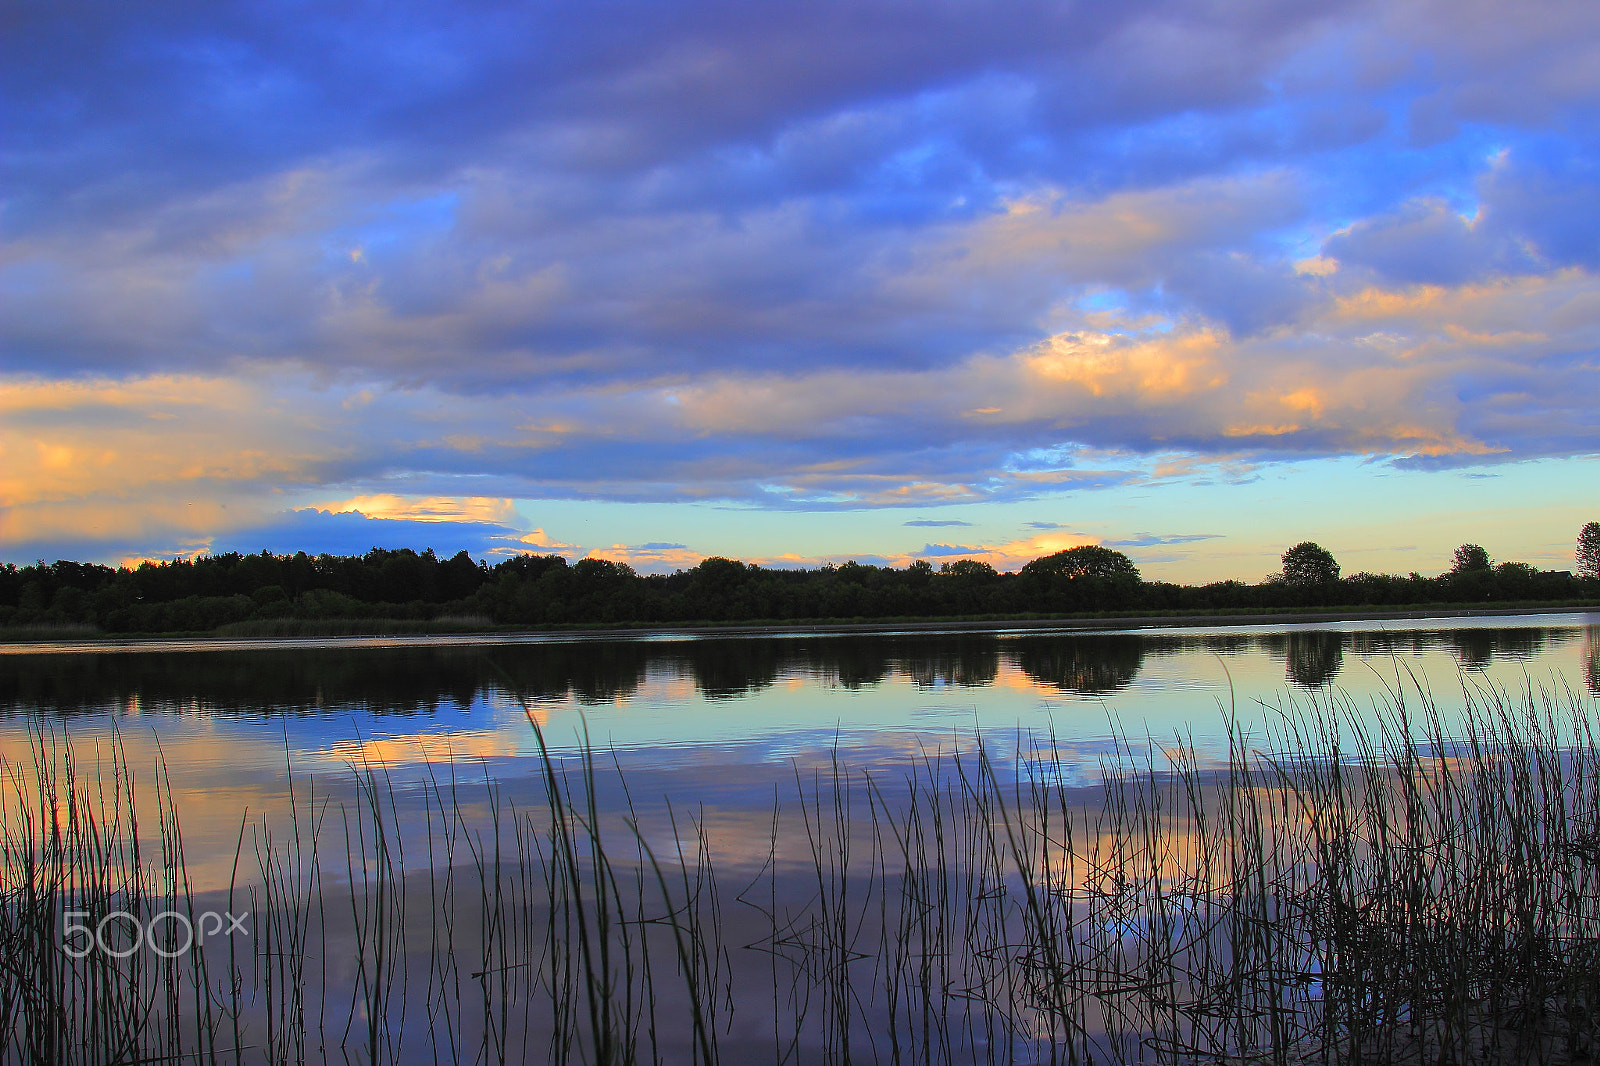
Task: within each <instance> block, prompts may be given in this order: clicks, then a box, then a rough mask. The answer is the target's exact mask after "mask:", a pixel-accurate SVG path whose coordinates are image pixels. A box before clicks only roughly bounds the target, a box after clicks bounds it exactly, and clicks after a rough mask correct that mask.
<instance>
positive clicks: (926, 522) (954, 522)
mask: <svg viewBox="0 0 1600 1066" xmlns="http://www.w3.org/2000/svg"><path fill="white" fill-rule="evenodd" d="M900 524H901V525H903V526H923V527H928V528H933V527H938V526H970V525H972V523H971V522H963V521H961V520H960V519H959V518H947V519H944V520H943V521H935V520H933V519H929V518H917V519H913V520H912V521H910V522H901V523H900Z"/></svg>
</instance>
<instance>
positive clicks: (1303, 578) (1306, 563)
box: [1283, 540, 1339, 585]
mask: <svg viewBox="0 0 1600 1066" xmlns="http://www.w3.org/2000/svg"><path fill="white" fill-rule="evenodd" d="M1283 580H1284V582H1285V583H1286V584H1290V585H1326V584H1330V583H1331V582H1334V581H1338V580H1339V563H1338V561H1337V560H1335V559H1334V557H1333V553H1332V552H1330V551H1329V550H1328V549H1326V548H1324V547H1323V546H1322V545H1320V544H1315V543H1313V542H1311V541H1309V540H1306V541H1301V542H1300V543H1299V544H1296V545H1295V546H1294V547H1292V548H1290V549H1289V550H1288V551H1286V552H1284V553H1283Z"/></svg>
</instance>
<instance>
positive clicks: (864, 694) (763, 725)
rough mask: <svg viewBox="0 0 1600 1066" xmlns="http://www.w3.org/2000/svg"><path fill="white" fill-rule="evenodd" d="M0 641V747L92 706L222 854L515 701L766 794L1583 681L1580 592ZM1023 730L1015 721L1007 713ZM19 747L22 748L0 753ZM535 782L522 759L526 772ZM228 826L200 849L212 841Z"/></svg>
mask: <svg viewBox="0 0 1600 1066" xmlns="http://www.w3.org/2000/svg"><path fill="white" fill-rule="evenodd" d="M4 652H5V653H4V654H0V713H3V714H5V715H7V716H8V717H7V718H6V719H5V720H4V721H3V722H0V754H4V755H5V756H6V757H7V758H8V759H9V760H10V761H12V762H13V763H15V762H17V761H18V756H19V755H20V754H21V753H23V752H25V751H26V749H27V747H28V744H29V736H28V728H27V716H29V715H36V714H37V715H43V716H45V718H46V719H47V720H49V721H53V722H59V723H61V724H62V725H63V727H64V728H65V730H66V731H67V732H68V733H69V734H70V735H71V736H72V737H73V738H74V739H75V740H76V741H78V742H86V743H89V744H91V745H92V744H93V743H94V742H96V741H99V742H101V743H102V744H103V743H104V742H105V741H106V740H107V739H108V738H109V736H110V735H111V733H112V732H113V731H115V732H116V733H117V734H119V736H120V740H121V743H123V744H124V745H126V746H127V748H128V749H129V750H130V752H132V753H134V754H135V756H136V757H135V758H134V759H133V763H134V765H136V766H139V765H146V764H148V763H149V762H150V761H151V760H152V759H153V758H154V756H155V754H156V749H157V747H159V752H160V754H161V756H162V757H163V759H164V762H165V765H166V767H167V768H168V771H169V773H170V774H171V777H172V783H173V787H174V789H175V790H176V791H177V793H178V794H179V795H180V797H182V798H183V799H184V803H183V808H184V813H185V815H186V823H185V832H186V836H187V837H188V839H189V842H190V845H191V849H192V850H193V851H195V852H196V853H197V854H200V855H205V854H221V852H222V851H224V850H225V851H227V852H228V854H229V855H231V852H232V848H231V844H232V842H233V841H234V840H235V838H236V837H237V830H238V823H239V818H240V815H241V813H242V812H243V811H244V810H245V809H246V808H247V807H248V808H250V809H251V810H254V811H257V812H260V811H263V810H270V809H273V808H274V807H275V806H276V805H278V804H281V803H282V802H283V801H284V799H285V798H286V789H285V783H286V781H287V780H288V778H289V775H290V773H293V774H294V775H297V776H299V777H300V778H301V779H302V780H315V779H323V780H326V781H329V782H330V783H331V782H337V781H339V780H342V779H343V778H346V777H348V776H349V772H350V770H349V768H350V767H351V766H352V765H356V764H359V763H361V762H363V761H366V762H372V763H378V764H381V765H383V766H384V767H386V769H387V770H388V773H389V774H390V776H391V778H392V779H393V780H395V781H397V782H400V783H409V784H412V785H415V784H417V783H418V782H420V781H422V780H424V779H425V778H426V777H427V775H428V774H429V773H431V772H436V770H430V768H436V767H437V766H438V765H440V764H442V763H447V762H453V763H454V764H455V765H456V768H457V770H458V772H459V773H461V774H464V775H469V776H475V777H477V778H479V779H481V778H483V777H484V776H485V775H487V776H489V777H492V778H495V779H498V780H501V781H504V782H508V783H513V784H514V783H515V782H516V781H517V779H519V778H527V777H528V776H529V775H530V774H532V773H533V772H534V771H535V769H536V763H537V760H536V758H535V757H536V756H537V753H538V749H537V744H536V742H535V738H534V736H533V733H532V730H531V729H530V726H529V712H531V714H532V716H533V718H534V720H535V721H537V722H538V723H539V724H540V725H542V727H543V729H544V734H545V739H546V741H547V743H548V744H549V746H550V748H551V749H552V750H553V751H555V752H556V753H558V754H564V753H572V752H574V751H576V750H577V749H578V748H579V747H580V746H581V745H582V743H583V741H584V738H585V737H587V740H588V742H589V743H590V744H591V745H592V746H593V747H594V748H596V749H599V750H602V751H604V752H605V753H606V756H607V758H608V759H609V758H615V759H617V760H619V761H620V762H621V763H622V764H623V765H624V766H625V767H626V768H627V770H628V773H629V774H630V775H631V776H632V777H633V778H634V779H636V780H637V781H638V782H639V786H638V789H637V791H639V793H640V794H641V795H643V796H647V797H652V798H659V797H664V796H665V797H671V799H672V800H673V801H674V802H676V803H679V804H690V805H695V804H713V805H715V806H717V807H719V808H721V809H733V808H738V807H741V806H751V807H753V808H756V809H760V810H764V809H765V808H766V807H767V806H768V805H769V804H770V801H771V798H772V790H773V785H774V783H775V782H788V781H792V779H793V774H794V768H795V766H796V765H805V766H809V765H813V764H816V763H818V762H819V761H828V760H831V759H832V758H833V757H834V756H835V755H837V757H838V759H839V761H840V762H841V763H842V764H843V765H845V766H847V767H849V768H850V769H852V770H854V771H872V770H885V769H888V768H890V767H899V766H901V765H903V764H904V762H905V761H906V760H907V759H908V758H910V757H913V756H915V755H917V754H918V753H924V752H928V751H940V750H943V751H953V750H958V749H961V748H964V747H965V748H970V747H972V746H973V744H974V742H975V741H976V740H977V739H978V738H979V737H982V738H983V740H984V742H985V743H986V745H987V746H988V747H989V749H990V751H991V753H992V754H993V755H994V756H995V757H996V758H1001V759H1009V758H1011V757H1013V756H1015V754H1016V753H1017V752H1018V750H1019V749H1021V748H1025V747H1027V746H1028V745H1029V744H1030V743H1044V742H1046V741H1047V740H1048V741H1049V743H1050V747H1051V750H1052V753H1053V755H1054V756H1056V757H1059V758H1063V759H1065V760H1066V765H1067V769H1068V770H1069V771H1070V772H1071V774H1072V775H1073V777H1074V779H1076V780H1079V781H1082V782H1084V783H1089V782H1092V781H1094V780H1097V779H1098V777H1099V774H1100V771H1101V768H1102V765H1103V764H1104V763H1105V761H1106V760H1107V759H1108V758H1109V757H1110V756H1111V755H1112V754H1113V753H1114V752H1115V751H1116V750H1117V749H1118V747H1119V745H1118V742H1117V738H1118V736H1121V737H1125V738H1129V739H1131V740H1132V741H1134V742H1138V741H1143V740H1145V739H1146V738H1149V739H1152V740H1154V741H1155V742H1156V743H1157V744H1158V745H1162V746H1165V745H1167V744H1171V743H1174V742H1177V741H1178V740H1179V739H1180V738H1181V740H1182V742H1183V743H1184V744H1185V745H1186V746H1192V747H1193V748H1194V749H1195V750H1197V751H1198V752H1200V753H1202V754H1205V755H1209V756H1212V757H1225V756H1226V753H1227V736H1226V732H1225V724H1226V721H1227V720H1228V718H1229V713H1230V712H1231V715H1232V716H1233V717H1235V718H1236V719H1237V720H1238V721H1240V722H1241V723H1243V724H1244V725H1245V726H1246V727H1247V728H1254V729H1257V730H1259V729H1261V728H1263V727H1265V726H1266V725H1267V724H1269V723H1271V722H1272V721H1273V720H1274V719H1275V718H1276V710H1277V709H1278V708H1281V707H1284V706H1288V705H1295V704H1299V705H1308V704H1315V703H1317V702H1319V701H1326V700H1327V699H1329V698H1330V697H1331V696H1333V695H1334V694H1337V696H1338V698H1339V699H1340V700H1342V701H1348V702H1349V704H1350V705H1351V706H1353V707H1354V708H1356V709H1358V710H1366V709H1370V708H1371V707H1373V705H1374V703H1375V701H1376V702H1380V703H1385V702H1387V698H1386V697H1387V694H1388V693H1389V692H1391V691H1398V692H1400V693H1402V694H1409V695H1410V697H1411V703H1412V705H1413V706H1417V705H1418V704H1419V702H1420V701H1419V700H1418V699H1417V695H1418V692H1419V689H1420V690H1424V691H1430V692H1431V693H1432V694H1433V696H1434V698H1435V700H1436V702H1437V704H1438V706H1439V708H1440V709H1441V710H1442V711H1443V712H1444V713H1445V714H1446V716H1448V715H1449V714H1450V713H1451V712H1453V711H1454V710H1455V709H1457V708H1458V707H1459V706H1460V705H1461V704H1462V694H1463V690H1464V689H1469V690H1470V689H1485V688H1504V689H1509V690H1511V691H1519V690H1522V689H1524V688H1526V687H1527V686H1528V685H1530V684H1531V685H1533V686H1534V687H1535V688H1540V687H1543V688H1550V689H1559V688H1561V687H1563V686H1568V687H1572V688H1575V689H1578V690H1583V689H1584V688H1585V686H1587V688H1588V689H1589V690H1590V691H1595V690H1600V614H1546V615H1524V616H1511V617H1505V616H1501V617H1488V618H1449V619H1434V620H1428V619H1422V620H1406V621H1404V622H1386V623H1377V622H1342V623H1332V624H1326V623H1324V624H1306V625H1268V626H1262V625H1249V626H1208V627H1203V628H1200V627H1196V628H1166V629H1143V630H1116V631H1106V632H1095V631H1089V632H1086V631H1082V630H1071V631H1068V630H1062V631H1054V632H1052V631H1049V630H1041V629H1032V628H1030V629H1018V630H1006V629H1003V628H1002V629H997V630H996V631H993V632H965V631H963V632H938V631H926V630H919V631H909V632H893V631H889V632H883V633H873V634H863V633H847V634H828V635H809V634H784V633H776V634H771V635H762V636H745V637H735V638H725V637H719V636H717V635H716V634H714V633H704V632H702V633H685V634H673V633H661V634H654V635H650V636H645V637H637V638H632V639H625V640H616V639H607V638H606V637H605V636H603V635H600V636H589V635H583V636H568V635H550V636H543V635H534V636H527V637H517V638H498V637H466V638H463V637H410V638H407V637H398V638H329V639H326V640H315V639H312V640H292V641H258V642H251V643H246V644H240V643H232V642H211V641H204V640H195V641H168V642H161V641H155V642H140V643H130V644H122V645H111V646H109V647H107V646H104V645H93V644H89V645H78V644H61V645H54V646H42V647H41V646H29V647H18V646H11V647H7V648H4ZM1019 734H1020V735H1019ZM23 761H26V760H23ZM534 783H535V784H537V781H536V780H535V781H534ZM224 843H226V844H228V845H230V846H229V847H227V848H223V844H224Z"/></svg>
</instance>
